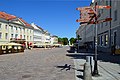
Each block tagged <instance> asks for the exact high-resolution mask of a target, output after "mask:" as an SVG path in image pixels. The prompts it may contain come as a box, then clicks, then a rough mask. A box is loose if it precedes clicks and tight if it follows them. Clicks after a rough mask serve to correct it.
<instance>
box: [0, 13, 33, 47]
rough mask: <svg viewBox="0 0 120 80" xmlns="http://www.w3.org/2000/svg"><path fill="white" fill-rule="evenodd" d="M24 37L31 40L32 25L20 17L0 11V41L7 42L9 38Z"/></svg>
mask: <svg viewBox="0 0 120 80" xmlns="http://www.w3.org/2000/svg"><path fill="white" fill-rule="evenodd" d="M13 39H15V40H18V39H25V41H26V46H27V43H32V42H33V27H32V26H31V25H29V24H28V23H27V22H25V21H24V20H23V19H22V18H17V17H16V16H14V15H10V14H7V13H5V12H0V43H9V42H10V41H11V40H13Z"/></svg>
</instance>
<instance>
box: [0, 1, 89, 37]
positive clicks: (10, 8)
mask: <svg viewBox="0 0 120 80" xmlns="http://www.w3.org/2000/svg"><path fill="white" fill-rule="evenodd" d="M90 2H91V0H0V11H4V12H6V13H9V14H13V15H15V16H18V17H21V18H23V19H24V20H25V21H27V22H28V23H32V22H34V23H35V24H37V25H38V26H40V27H42V28H43V29H45V30H47V31H48V32H50V33H51V34H52V35H57V36H59V37H68V38H71V37H75V32H76V30H77V28H78V27H79V23H77V22H76V19H78V18H79V17H80V16H79V14H80V13H79V11H77V10H76V8H77V7H84V6H89V5H90Z"/></svg>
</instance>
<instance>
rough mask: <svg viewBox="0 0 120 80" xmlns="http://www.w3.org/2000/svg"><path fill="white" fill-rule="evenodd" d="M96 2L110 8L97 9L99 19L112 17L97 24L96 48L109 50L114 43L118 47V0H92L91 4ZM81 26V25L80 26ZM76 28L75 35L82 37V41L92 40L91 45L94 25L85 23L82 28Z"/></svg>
mask: <svg viewBox="0 0 120 80" xmlns="http://www.w3.org/2000/svg"><path fill="white" fill-rule="evenodd" d="M96 2H97V4H98V5H103V6H105V5H109V6H111V9H108V10H107V9H98V14H100V15H101V16H100V18H98V20H101V19H106V18H112V21H108V22H102V23H99V24H97V30H98V33H97V36H98V37H97V43H98V50H99V51H104V52H111V46H112V45H115V46H116V48H120V41H119V40H120V35H119V34H120V18H119V17H120V16H119V15H120V9H119V8H120V6H119V4H120V1H118V0H104V1H103V0H93V3H92V4H91V6H94V5H95V3H96ZM80 27H83V26H80ZM80 27H79V28H78V30H77V32H76V35H80V36H81V37H82V40H81V41H82V42H89V41H92V42H93V43H92V44H93V46H94V42H95V28H96V27H95V25H94V24H93V25H86V26H84V28H80Z"/></svg>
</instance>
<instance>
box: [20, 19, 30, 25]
mask: <svg viewBox="0 0 120 80" xmlns="http://www.w3.org/2000/svg"><path fill="white" fill-rule="evenodd" d="M19 19H20V20H21V21H22V22H23V23H24V24H25V25H26V26H31V25H30V24H28V23H27V22H25V21H24V20H23V19H22V18H19Z"/></svg>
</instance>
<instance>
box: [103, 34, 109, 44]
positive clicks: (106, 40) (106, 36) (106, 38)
mask: <svg viewBox="0 0 120 80" xmlns="http://www.w3.org/2000/svg"><path fill="white" fill-rule="evenodd" d="M104 38H105V46H107V45H108V34H106V35H104Z"/></svg>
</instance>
